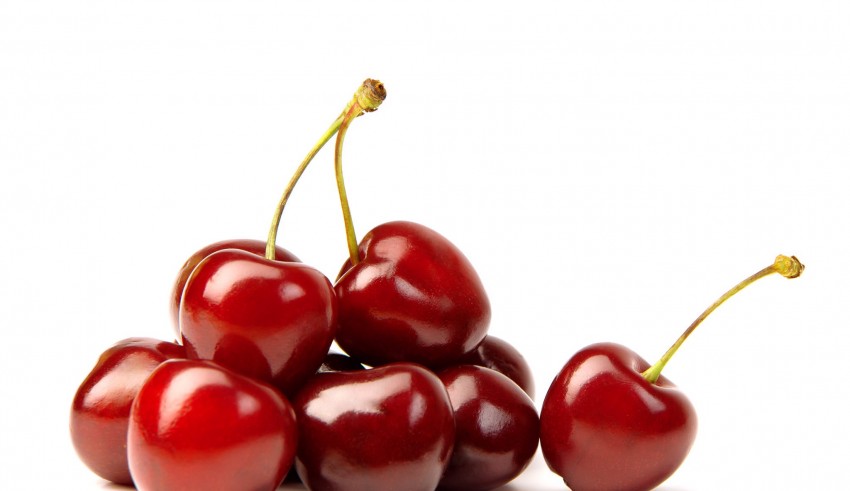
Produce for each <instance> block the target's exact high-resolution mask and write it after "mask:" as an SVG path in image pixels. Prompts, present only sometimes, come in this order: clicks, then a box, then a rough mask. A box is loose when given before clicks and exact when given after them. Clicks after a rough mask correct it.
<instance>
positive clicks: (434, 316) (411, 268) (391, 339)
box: [335, 221, 490, 367]
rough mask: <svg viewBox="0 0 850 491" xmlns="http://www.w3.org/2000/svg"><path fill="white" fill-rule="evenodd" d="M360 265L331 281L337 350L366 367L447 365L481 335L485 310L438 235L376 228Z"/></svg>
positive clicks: (464, 267)
mask: <svg viewBox="0 0 850 491" xmlns="http://www.w3.org/2000/svg"><path fill="white" fill-rule="evenodd" d="M359 251H360V254H361V255H362V260H360V261H359V262H358V263H357V264H355V265H354V266H351V267H350V268H348V269H347V270H346V271H345V272H344V273H343V274H342V276H340V278H339V279H338V280H337V282H336V285H335V291H336V294H337V298H338V300H339V308H340V317H339V331H338V332H337V337H336V341H337V344H338V345H339V347H340V348H342V349H343V350H344V351H345V352H346V353H348V354H350V355H351V356H353V357H354V358H356V359H357V360H360V361H361V362H363V363H366V364H367V365H373V366H376V365H382V364H384V363H389V362H393V361H411V362H416V363H421V364H423V365H426V366H430V367H443V366H448V365H451V364H453V363H455V362H458V361H460V359H461V358H462V357H463V356H465V355H466V354H468V353H469V352H471V351H472V350H474V349H475V348H476V347H478V344H479V343H481V341H483V339H484V336H485V335H486V334H487V327H488V325H489V321H490V304H489V301H488V299H487V295H486V293H485V291H484V288H483V286H482V284H481V281H480V280H479V278H478V275H477V274H476V273H475V270H474V269H473V268H472V265H471V264H470V263H469V261H468V260H467V259H466V257H464V256H463V254H462V253H461V252H460V250H458V249H457V248H456V247H455V246H454V245H453V244H451V243H450V242H449V241H448V240H446V239H445V238H444V237H443V236H441V235H440V234H438V233H437V232H435V231H433V230H431V229H429V228H427V227H425V226H422V225H419V224H416V223H412V222H401V221H399V222H390V223H384V224H382V225H378V226H377V227H375V228H374V229H372V230H371V231H370V232H369V233H367V234H366V236H365V237H364V238H363V241H362V242H361V243H360V248H359Z"/></svg>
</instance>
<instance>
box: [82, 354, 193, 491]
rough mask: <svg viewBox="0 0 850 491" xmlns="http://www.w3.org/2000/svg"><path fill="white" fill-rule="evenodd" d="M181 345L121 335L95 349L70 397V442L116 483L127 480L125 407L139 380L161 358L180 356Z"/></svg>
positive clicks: (127, 417) (98, 471) (86, 460)
mask: <svg viewBox="0 0 850 491" xmlns="http://www.w3.org/2000/svg"><path fill="white" fill-rule="evenodd" d="M185 356H186V352H185V350H184V349H183V347H182V346H180V345H178V344H174V343H168V342H165V341H160V340H158V339H151V338H127V339H124V340H121V341H119V342H117V343H115V344H114V345H113V346H112V347H110V348H109V349H107V350H106V351H104V352H103V354H101V355H100V358H99V359H98V361H97V363H96V364H95V366H94V368H92V370H91V372H90V373H89V374H88V376H87V377H86V378H85V380H83V382H82V384H80V387H79V388H78V389H77V393H76V394H75V395H74V400H73V402H72V403H71V418H70V425H69V426H70V431H71V442H72V443H73V445H74V448H75V449H76V451H77V454H78V455H79V456H80V459H81V460H82V461H83V463H84V464H86V466H88V468H89V469H91V470H92V471H93V472H94V473H95V474H97V475H98V476H100V477H102V478H104V479H106V480H107V481H112V482H114V483H118V484H128V485H129V484H132V482H133V480H132V478H131V477H130V468H129V465H128V464H127V426H128V424H129V420H130V407H131V406H132V404H133V400H134V399H135V397H136V394H138V392H139V388H140V387H141V386H142V383H143V382H144V381H145V379H147V377H148V375H149V374H150V373H151V372H152V371H153V370H154V369H155V368H156V367H157V366H159V365H160V364H161V363H163V362H164V361H166V360H169V359H173V358H185Z"/></svg>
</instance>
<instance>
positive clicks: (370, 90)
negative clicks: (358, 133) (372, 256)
mask: <svg viewBox="0 0 850 491" xmlns="http://www.w3.org/2000/svg"><path fill="white" fill-rule="evenodd" d="M363 87H364V88H365V89H366V90H364V91H363V94H362V95H363V97H360V98H358V99H357V101H356V102H355V103H354V104H352V105H351V106H350V107H349V108H348V110H347V111H346V112H345V113H344V115H343V120H342V124H340V127H339V132H338V133H337V136H336V148H335V150H334V169H335V172H336V185H337V190H338V191H339V204H340V206H341V207H342V220H343V222H344V223H345V238H346V242H347V244H348V256H349V258H350V260H351V265H352V266H353V265H355V264H357V263H359V262H360V252H359V250H358V248H357V234H356V233H355V231H354V220H352V218H351V207H350V206H349V204H348V193H347V192H346V191H345V179H344V178H343V175H342V144H343V142H344V141H345V135H346V134H347V133H348V127H349V126H350V125H351V122H352V121H354V119H355V118H357V117H359V116H361V115H362V114H363V113H364V112H372V111H374V110H376V109H377V108H378V106H380V105H381V102H383V100H384V98H386V96H387V91H386V89H385V88H384V84H382V83H381V82H379V81H377V80H371V79H369V80H366V81H365V82H363Z"/></svg>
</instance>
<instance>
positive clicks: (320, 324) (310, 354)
mask: <svg viewBox="0 0 850 491" xmlns="http://www.w3.org/2000/svg"><path fill="white" fill-rule="evenodd" d="M180 326H181V331H182V337H183V345H184V346H186V354H187V356H188V357H189V358H196V359H206V360H213V361H215V362H218V363H219V364H221V365H224V366H226V367H227V368H230V369H232V370H234V371H236V372H239V373H241V374H243V375H247V376H250V377H254V378H257V379H259V380H263V381H266V382H269V383H272V384H274V385H275V386H277V387H278V388H279V389H280V390H281V391H282V392H284V393H287V394H291V393H292V392H293V391H294V390H295V389H297V388H298V386H300V385H301V383H303V382H304V381H305V380H306V379H307V377H309V376H310V375H312V374H313V373H315V372H316V370H317V369H318V368H319V365H321V364H322V361H323V360H324V357H325V355H326V354H327V352H328V348H329V347H330V345H331V342H332V341H333V335H334V330H335V328H336V298H335V296H334V292H333V287H332V286H331V284H330V282H329V281H328V279H327V278H326V277H325V276H324V275H323V274H322V273H320V272H319V271H317V270H316V269H314V268H311V267H309V266H306V265H304V264H301V263H285V262H280V261H270V260H268V259H265V258H263V257H260V256H257V255H256V254H251V253H249V252H245V251H240V250H236V249H225V250H222V251H218V252H215V253H213V254H211V255H209V256H207V257H206V258H204V260H203V261H201V262H200V263H199V264H198V266H197V267H196V268H195V270H194V271H193V272H192V275H191V276H190V277H189V281H188V282H187V283H186V288H185V290H184V291H183V300H182V305H181V309H180Z"/></svg>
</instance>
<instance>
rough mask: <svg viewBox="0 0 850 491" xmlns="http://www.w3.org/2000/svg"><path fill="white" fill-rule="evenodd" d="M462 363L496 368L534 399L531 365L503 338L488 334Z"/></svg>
mask: <svg viewBox="0 0 850 491" xmlns="http://www.w3.org/2000/svg"><path fill="white" fill-rule="evenodd" d="M461 363H468V364H471V365H478V366H480V367H485V368H489V369H491V370H495V371H497V372H499V373H501V374H503V375H505V376H507V377H508V378H509V379H511V380H513V381H514V383H516V384H517V385H519V386H520V388H521V389H522V390H524V391H525V393H526V394H528V397H530V398H531V399H534V375H533V374H532V372H531V365H529V364H528V361H526V359H525V357H524V356H522V353H520V352H519V350H518V349H516V348H515V347H514V346H513V345H511V344H510V343H508V342H507V341H505V340H503V339H500V338H497V337H495V336H492V335H489V334H488V335H487V337H485V338H484V341H483V342H482V343H481V344H479V345H478V347H477V348H476V349H475V350H474V351H472V352H471V353H469V354H468V355H467V356H465V357H464V358H463V360H462V361H461Z"/></svg>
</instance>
